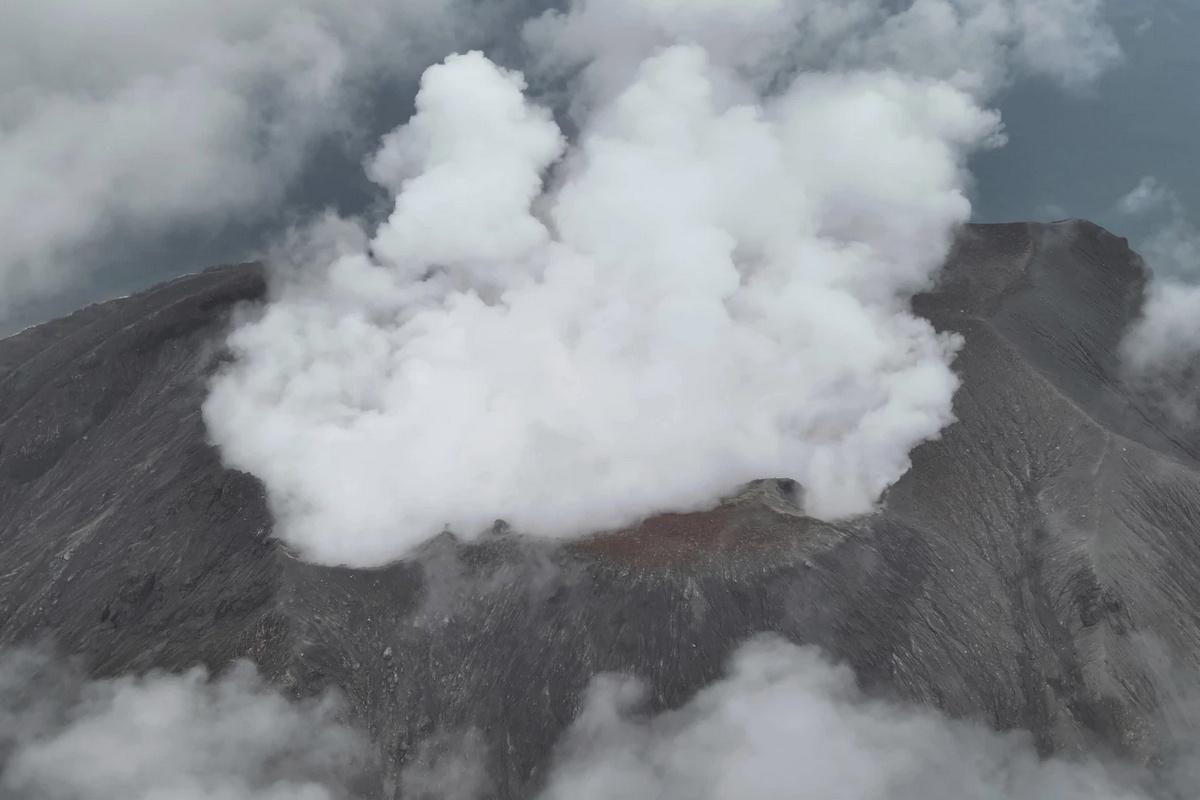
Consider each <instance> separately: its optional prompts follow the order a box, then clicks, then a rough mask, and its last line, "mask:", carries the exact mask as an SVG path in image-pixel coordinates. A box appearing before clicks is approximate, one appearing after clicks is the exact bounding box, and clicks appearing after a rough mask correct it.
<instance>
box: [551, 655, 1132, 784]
mask: <svg viewBox="0 0 1200 800" xmlns="http://www.w3.org/2000/svg"><path fill="white" fill-rule="evenodd" d="M643 699H644V690H643V687H642V686H641V684H640V683H639V682H637V681H635V680H633V679H630V678H621V677H608V678H601V679H597V680H596V681H594V682H593V684H592V686H591V688H590V690H589V693H588V697H587V700H586V702H585V703H584V706H583V709H582V711H581V713H580V715H579V717H578V718H577V719H576V720H575V722H574V724H573V726H572V728H571V730H570V732H569V733H568V735H567V737H566V739H565V740H564V742H563V743H562V744H561V745H560V747H559V760H558V763H557V764H556V765H555V767H554V769H553V770H552V772H551V775H550V779H549V781H548V785H547V787H546V789H545V791H544V792H543V793H542V794H541V795H540V800H560V799H561V800H568V798H569V800H607V799H608V798H613V799H614V800H615V798H648V797H654V798H660V800H674V799H675V798H680V800H683V798H687V800H735V799H737V800H743V799H745V800H774V799H775V798H779V799H780V800H782V799H783V798H794V797H837V798H841V799H842V800H885V798H886V800H909V799H911V800H952V799H953V800H961V798H991V799H992V800H1004V799H1006V798H1011V800H1022V799H1023V798H1030V797H1053V798H1056V800H1076V799H1078V800H1084V798H1088V799H1089V800H1090V799H1091V798H1105V799H1106V800H1117V799H1118V798H1128V799H1129V800H1133V798H1141V797H1144V796H1145V795H1143V794H1141V793H1140V792H1139V791H1137V790H1136V789H1135V788H1134V787H1133V786H1131V785H1128V784H1126V783H1125V782H1124V781H1123V780H1122V777H1123V776H1122V775H1121V774H1120V773H1119V772H1117V770H1118V769H1120V768H1113V769H1112V770H1106V769H1105V768H1103V767H1101V766H1100V765H1099V764H1097V763H1079V762H1070V761H1066V760H1062V759H1050V760H1043V759H1041V758H1039V757H1038V755H1037V752H1036V751H1035V749H1034V747H1033V743H1032V741H1031V739H1030V738H1029V737H1028V735H1027V734H1023V733H1007V734H998V733H994V732H992V731H990V730H988V729H986V728H984V727H982V726H980V725H976V724H971V723H967V722H958V721H952V720H949V719H947V718H946V717H944V716H942V715H941V714H939V713H938V712H936V711H931V710H924V709H918V708H909V707H904V706H899V705H896V704H891V703H886V702H881V701H877V700H872V699H868V698H867V697H865V696H864V695H863V694H862V693H861V692H860V691H859V689H858V688H857V686H856V684H855V680H854V675H853V674H852V673H851V672H850V671H849V670H848V669H847V668H845V667H842V666H836V665H834V664H832V663H831V662H829V661H828V660H826V659H825V658H824V657H823V656H822V655H821V654H820V653H819V652H818V651H816V650H815V649H812V648H801V647H796V646H794V645H790V644H787V643H784V642H781V641H778V640H773V639H760V640H755V641H752V642H750V643H749V644H746V645H744V646H743V647H742V648H741V650H740V651H739V652H738V653H737V655H736V657H735V658H734V660H733V662H732V666H731V669H730V673H729V675H728V677H726V678H724V679H723V680H720V681H718V682H716V683H714V684H712V685H710V686H708V687H707V688H705V689H703V690H701V691H700V692H699V693H698V694H697V695H696V696H695V697H694V698H693V699H692V700H691V701H689V702H688V703H687V704H686V705H684V706H683V707H682V708H680V709H678V710H674V711H668V712H664V713H661V714H658V715H650V716H647V715H645V714H642V713H640V709H639V706H640V705H641V702H642V701H643Z"/></svg>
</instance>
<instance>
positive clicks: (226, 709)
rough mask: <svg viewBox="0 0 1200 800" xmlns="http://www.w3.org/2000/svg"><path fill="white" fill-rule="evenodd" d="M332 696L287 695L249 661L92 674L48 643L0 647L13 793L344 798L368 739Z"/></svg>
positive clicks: (47, 798) (4, 738)
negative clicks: (106, 676) (223, 670)
mask: <svg viewBox="0 0 1200 800" xmlns="http://www.w3.org/2000/svg"><path fill="white" fill-rule="evenodd" d="M343 713H344V712H343V710H342V709H341V707H340V705H339V704H338V703H337V702H335V701H334V700H333V699H332V698H331V697H325V698H321V699H314V700H309V701H302V702H300V701H297V702H293V701H289V700H287V699H285V698H284V697H283V696H282V695H280V694H279V693H278V692H277V691H276V690H275V689H274V688H272V687H270V686H269V685H268V684H266V683H265V682H263V681H262V680H261V679H260V678H259V677H258V675H257V674H256V672H255V671H254V668H253V667H252V666H250V665H249V664H244V663H243V664H239V665H236V666H235V667H233V668H232V669H231V670H229V672H228V673H227V674H225V675H223V676H221V677H219V678H215V679H210V678H209V676H208V675H207V674H206V673H205V671H204V670H203V669H200V668H196V669H193V670H190V671H188V672H186V673H184V674H182V675H167V674H159V673H152V674H150V675H146V676H143V677H122V678H116V679H112V680H95V681H89V680H85V679H83V678H82V677H81V676H80V675H79V673H78V672H76V671H75V670H74V669H72V668H70V667H68V666H66V665H65V664H64V663H62V662H60V661H56V660H55V659H53V658H51V657H50V656H49V655H47V654H46V653H45V652H42V651H30V650H19V651H9V652H7V653H4V654H3V655H0V790H2V793H3V795H4V797H6V798H10V800H342V798H347V797H349V796H350V794H351V793H350V791H349V789H350V787H351V784H352V782H353V781H354V780H355V779H356V777H358V776H361V775H363V774H365V773H366V770H367V768H368V766H369V761H368V755H367V754H368V753H369V748H368V746H367V744H366V741H365V740H364V739H363V738H362V737H361V736H360V735H359V734H358V733H357V732H355V731H354V730H353V729H351V728H350V727H348V726H347V725H346V724H345V723H343V722H341V721H339V719H340V717H341V716H342V715H343Z"/></svg>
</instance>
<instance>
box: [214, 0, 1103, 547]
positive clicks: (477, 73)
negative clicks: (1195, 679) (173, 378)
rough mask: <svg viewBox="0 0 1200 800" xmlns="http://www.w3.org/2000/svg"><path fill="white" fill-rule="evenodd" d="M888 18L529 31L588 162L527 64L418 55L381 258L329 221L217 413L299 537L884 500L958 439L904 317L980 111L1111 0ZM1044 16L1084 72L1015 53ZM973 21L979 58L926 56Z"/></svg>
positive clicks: (282, 292)
mask: <svg viewBox="0 0 1200 800" xmlns="http://www.w3.org/2000/svg"><path fill="white" fill-rule="evenodd" d="M890 7H891V5H890V4H880V3H857V4H855V3H852V4H849V5H846V4H840V3H839V4H831V3H825V2H817V3H812V2H785V0H762V2H755V3H749V4H746V3H742V2H738V3H732V2H727V1H726V0H720V1H718V0H711V1H710V2H704V3H698V4H697V3H678V2H666V0H622V1H621V2H616V3H608V4H593V3H585V2H580V3H577V4H574V5H572V6H571V7H570V8H569V9H568V10H566V11H565V12H562V13H551V14H548V15H545V16H542V17H539V18H538V19H536V20H535V21H533V22H532V23H531V24H530V26H529V27H528V28H527V31H526V37H527V39H528V41H529V42H530V43H531V46H533V47H534V48H535V52H536V53H537V54H539V57H538V58H537V59H535V63H534V69H535V71H536V72H537V74H538V75H539V76H541V77H540V79H541V80H544V79H545V76H546V75H547V74H558V73H557V72H556V70H558V71H562V72H566V73H570V74H573V75H575V78H574V79H573V80H571V81H570V82H569V83H568V85H570V86H572V87H573V88H574V90H575V92H574V94H573V96H572V102H571V111H572V113H573V115H574V119H575V124H577V125H578V128H579V133H578V136H577V137H575V141H574V142H573V144H572V145H571V146H570V147H569V148H567V146H566V145H565V143H564V139H563V136H562V134H561V133H560V131H559V129H558V127H557V126H556V124H555V122H554V121H553V120H552V118H551V115H550V113H549V112H548V111H547V110H545V109H543V108H542V107H540V106H539V105H538V104H537V103H535V102H533V101H531V100H529V99H528V98H527V97H525V96H524V90H525V82H524V79H523V77H522V76H521V75H520V74H518V73H515V72H510V71H506V70H504V69H502V68H499V67H497V66H496V65H494V64H493V63H491V62H490V61H489V60H488V59H486V58H485V57H484V56H482V55H481V54H479V53H468V54H465V55H456V56H452V57H450V58H448V59H447V60H446V61H445V62H444V63H443V64H441V65H438V66H436V67H434V68H431V69H430V70H429V71H428V72H427V73H426V74H425V77H424V79H423V82H422V87H421V91H420V94H419V96H418V98H417V113H416V115H415V116H414V117H413V118H412V120H411V121H410V122H409V123H408V124H406V125H404V126H402V127H401V128H399V129H398V130H396V131H395V132H393V133H392V134H390V135H389V136H388V137H387V138H386V139H385V141H384V144H383V146H382V148H381V149H380V151H379V153H378V154H377V156H376V157H375V158H374V159H373V160H372V161H371V163H370V164H369V165H368V169H369V173H370V175H371V177H372V178H373V179H374V180H376V181H377V182H379V183H380V184H381V185H383V186H386V187H387V188H388V189H390V190H391V191H392V192H394V194H395V198H396V199H395V209H394V212H393V213H392V215H391V217H390V218H389V219H388V220H387V221H386V222H385V223H384V224H383V225H381V226H380V227H379V229H378V230H376V231H375V232H374V234H373V235H372V236H371V237H370V244H369V246H368V247H366V248H363V247H362V246H361V242H362V240H365V239H366V238H367V234H365V233H363V232H361V231H359V232H356V231H354V229H353V226H348V225H346V224H340V225H339V224H326V226H325V228H324V229H325V230H329V229H330V228H331V227H332V228H336V229H337V231H336V232H337V234H338V235H337V238H336V241H335V242H334V243H332V244H331V243H330V242H329V241H325V242H324V244H323V247H321V248H319V249H322V250H323V251H324V252H337V253H339V254H340V255H339V256H338V257H336V258H334V259H333V260H332V261H324V262H321V263H317V264H309V265H307V266H304V267H301V268H299V269H295V268H294V269H292V270H289V271H281V272H278V273H277V274H276V279H275V285H274V294H275V299H274V300H273V301H272V302H271V303H270V304H269V306H268V307H267V308H266V309H265V310H264V311H263V313H262V315H261V317H260V318H259V319H257V320H254V321H252V322H249V323H248V324H246V325H244V326H242V327H241V328H240V329H239V330H237V331H236V332H235V333H234V334H233V336H232V338H231V340H230V344H231V347H232V349H233V351H234V354H235V356H236V359H237V360H236V364H235V366H234V367H233V368H232V369H230V370H228V371H227V372H225V373H224V374H223V375H222V376H221V377H220V378H219V379H218V380H217V381H216V383H215V385H214V387H213V392H212V395H211V397H210V399H209V402H208V404H207V405H206V409H205V411H206V419H207V421H208V424H209V427H210V430H211V431H212V435H213V437H214V439H215V441H216V442H217V443H218V444H219V445H220V447H221V449H222V452H223V454H224V456H225V458H226V459H227V461H228V462H229V463H230V464H231V465H232V466H235V467H238V468H241V469H245V470H248V471H250V472H253V473H255V474H256V475H258V476H259V477H261V478H262V479H263V480H264V482H265V483H266V486H267V489H268V492H269V496H270V499H271V502H272V506H273V509H274V511H275V514H276V516H277V519H278V522H279V523H280V524H279V530H280V533H281V534H282V535H283V536H284V537H285V538H286V539H288V540H289V541H290V542H291V543H293V544H294V545H296V546H297V547H298V548H299V549H300V550H301V551H302V553H303V554H304V555H305V556H306V557H308V558H311V559H315V560H318V561H323V562H333V563H348V564H353V565H371V564H377V563H381V562H385V561H387V560H390V559H393V558H397V557H400V556H402V555H403V554H404V553H405V552H407V551H408V549H409V548H411V547H412V546H413V545H414V544H415V543H417V542H419V541H421V540H423V539H425V538H427V537H429V536H431V535H434V534H436V533H438V532H439V531H441V530H443V529H446V528H449V529H451V530H453V531H454V532H455V533H456V534H458V535H460V536H465V537H472V536H475V535H477V534H478V533H479V532H480V531H482V530H484V529H485V528H487V527H488V526H489V525H490V524H491V523H492V522H493V521H494V520H496V519H497V518H502V519H504V520H506V521H507V522H509V523H511V524H512V525H513V526H515V527H516V528H517V529H519V530H522V531H524V532H527V533H532V534H538V535H547V536H564V535H566V536H569V535H576V534H581V533H584V532H588V531H592V530H596V529H601V528H608V527H616V526H620V525H623V524H627V523H631V522H633V521H635V520H637V519H639V518H640V517H643V516H646V515H649V514H652V513H654V512H657V511H663V510H686V509H694V508H698V507H701V506H704V505H706V504H711V503H712V502H713V501H714V500H715V499H716V498H718V497H720V496H721V495H722V494H725V493H728V492H731V491H733V490H735V489H736V488H737V487H738V486H739V485H740V484H743V483H745V482H747V481H750V480H753V479H755V478H761V477H763V476H780V477H790V478H794V479H796V480H798V481H799V482H800V483H801V484H802V485H803V487H804V491H805V506H806V510H807V511H808V512H809V513H811V514H814V515H818V516H822V517H830V518H834V517H845V516H848V515H854V514H858V513H862V512H866V511H869V510H870V509H871V508H872V505H873V503H874V502H875V501H876V499H877V498H878V497H879V495H880V493H881V492H882V491H883V490H884V489H885V488H886V487H887V486H888V485H889V484H890V483H892V482H893V481H895V480H896V479H897V478H898V477H899V476H900V475H902V474H903V473H904V471H905V470H906V469H907V467H908V463H909V462H908V452H909V450H910V449H911V448H912V447H913V446H914V445H916V444H917V443H919V442H921V441H923V440H925V439H928V438H930V437H932V436H935V435H936V434H937V432H938V431H939V430H940V429H941V428H942V427H944V426H945V425H946V424H947V423H949V422H950V421H951V398H952V395H953V393H954V390H955V388H956V380H955V378H954V376H953V373H952V372H951V370H950V367H949V364H950V361H951V359H952V356H953V353H954V351H955V349H956V347H957V340H956V339H955V338H954V337H952V336H939V335H935V333H934V331H933V330H932V328H931V326H930V325H928V324H927V323H926V322H924V321H923V320H919V319H917V318H915V317H913V315H912V314H911V313H910V312H909V310H908V299H909V297H910V296H911V295H912V294H913V293H914V292H916V291H919V290H921V289H923V288H925V287H927V286H928V285H929V284H930V281H931V280H932V277H933V275H934V273H935V271H936V269H937V268H938V266H939V265H940V263H941V261H942V260H943V258H944V256H945V254H946V251H947V248H948V246H949V244H950V241H951V238H952V235H953V231H954V229H955V227H956V226H957V225H958V224H960V223H962V222H964V221H965V220H966V219H967V218H968V215H969V212H970V206H969V203H968V201H967V200H966V197H965V187H966V185H967V176H966V174H965V169H964V165H965V160H966V158H967V156H968V155H969V154H970V153H971V152H973V151H975V150H977V149H978V148H981V147H988V146H992V145H995V144H998V143H999V142H1000V141H1001V132H1000V125H999V120H998V118H997V116H996V114H994V113H992V112H989V111H987V110H985V109H984V108H983V107H982V106H981V105H980V101H981V100H982V98H984V97H985V96H986V93H987V92H988V91H990V90H991V88H994V87H995V86H996V85H997V84H998V83H1000V82H1001V81H1002V80H1003V79H1004V76H1007V75H1008V74H1009V71H1010V70H1012V69H1017V68H1023V69H1025V70H1026V71H1029V70H1036V71H1041V72H1048V73H1050V74H1053V75H1055V76H1057V77H1058V78H1060V79H1061V80H1063V81H1065V82H1067V83H1074V82H1076V81H1078V80H1082V79H1083V75H1081V74H1080V73H1079V72H1078V67H1079V65H1080V64H1091V65H1093V66H1094V68H1095V69H1099V68H1100V67H1101V66H1102V65H1103V64H1104V63H1106V62H1107V60H1109V59H1110V58H1111V57H1112V48H1110V47H1107V46H1102V45H1101V44H1097V43H1104V42H1109V41H1110V39H1109V38H1108V35H1107V34H1106V33H1104V32H1103V28H1100V27H1097V24H1096V20H1095V18H1094V14H1095V12H1096V6H1095V5H1094V4H1089V3H1078V2H1067V3H1061V4H1050V5H1046V4H1038V7H1039V9H1040V10H1039V11H1033V10H1032V5H1029V4H1025V3H1017V2H1013V3H1000V4H993V3H973V2H954V3H951V2H917V3H914V4H913V5H912V6H911V7H908V8H906V9H905V10H903V11H900V12H895V11H890V12H889V11H888V10H887V9H889V8H890ZM1053 9H1057V11H1054V10H1053ZM1068 12H1086V13H1084V16H1083V18H1082V19H1081V20H1071V21H1070V24H1068V19H1067V17H1063V18H1058V17H1055V16H1054V14H1055V13H1063V14H1066V13H1068ZM1039 15H1041V16H1039ZM1042 17H1044V19H1043V18H1042ZM1035 18H1036V19H1038V20H1040V22H1039V24H1037V25H1033V23H1032V22H1031V20H1035ZM1051 22H1056V23H1057V24H1050V23H1051ZM1029 26H1032V27H1033V28H1036V29H1037V31H1038V33H1037V36H1039V37H1042V38H1043V39H1044V38H1045V37H1048V36H1052V35H1054V33H1053V32H1055V31H1057V32H1058V34H1059V38H1058V39H1056V40H1055V44H1056V46H1058V47H1060V48H1064V49H1065V48H1075V49H1076V50H1077V51H1078V52H1077V53H1076V55H1077V56H1078V60H1077V61H1073V62H1071V63H1072V65H1073V66H1072V68H1071V69H1065V68H1064V69H1060V68H1058V67H1056V66H1055V64H1057V62H1053V63H1051V62H1044V61H1038V62H1036V63H1033V62H1031V61H1030V59H1029V58H1027V57H1025V56H1019V54H1021V53H1026V52H1027V51H1028V52H1032V50H1031V47H1032V44H1031V40H1030V38H1029V37H1030V36H1032V34H1031V33H1030V31H1029V30H1027V29H1026V28H1027V27H1029ZM983 31H990V34H989V36H990V38H986V41H987V42H988V43H989V45H990V47H989V48H988V49H986V51H985V52H986V53H987V54H988V55H987V56H986V57H982V58H980V57H977V58H976V59H975V60H972V61H968V62H967V63H966V66H961V67H960V68H959V69H957V70H956V71H954V74H952V75H947V74H946V71H947V70H946V64H944V63H942V61H941V60H939V59H936V58H935V59H934V60H933V62H931V63H926V62H927V61H928V59H929V58H930V56H929V53H930V52H932V51H933V50H935V49H936V48H930V47H927V46H924V45H927V44H928V43H930V42H933V41H942V40H943V39H942V38H941V37H947V38H945V41H946V42H948V43H953V44H954V46H955V47H958V46H959V44H960V42H959V41H958V39H957V38H956V37H958V36H960V35H967V34H968V33H970V34H971V35H972V36H983V33H982V32H983ZM1081 31H1082V32H1081ZM814 32H815V33H814ZM1039 41H1040V40H1039ZM809 46H811V47H812V48H815V50H814V52H813V53H808V54H806V50H805V48H806V47H809ZM970 50H971V52H975V49H974V45H972V48H970ZM902 55H903V56H905V57H904V58H901V57H900V56H902ZM822 59H825V60H828V61H829V62H830V63H834V64H837V65H845V68H844V69H840V70H838V71H828V70H825V71H818V70H814V69H811V68H810V66H811V65H810V63H809V62H810V61H811V62H813V63H819V62H821V61H822ZM877 64H883V65H884V68H878V67H877V66H875V65H877ZM1089 74H1090V73H1089ZM547 180H549V185H547V184H546V181H547ZM317 238H318V239H319V238H320V237H317ZM356 241H357V245H356ZM309 249H310V251H311V247H310V248H309Z"/></svg>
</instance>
